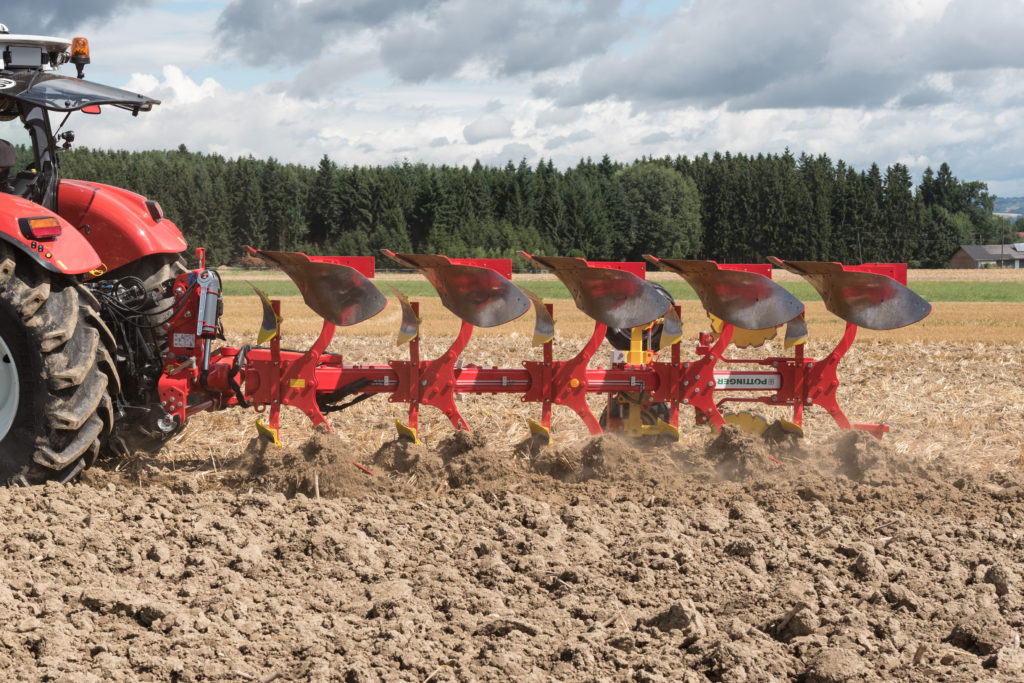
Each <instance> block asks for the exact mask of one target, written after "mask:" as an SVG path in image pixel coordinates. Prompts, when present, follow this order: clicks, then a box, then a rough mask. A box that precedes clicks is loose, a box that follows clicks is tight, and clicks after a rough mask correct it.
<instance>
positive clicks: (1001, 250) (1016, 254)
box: [949, 242, 1024, 268]
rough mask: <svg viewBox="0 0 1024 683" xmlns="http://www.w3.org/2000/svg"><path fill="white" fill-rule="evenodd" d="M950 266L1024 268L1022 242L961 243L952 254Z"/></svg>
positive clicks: (1023, 247) (1023, 244)
mask: <svg viewBox="0 0 1024 683" xmlns="http://www.w3.org/2000/svg"><path fill="white" fill-rule="evenodd" d="M949 267H950V268H1024V242H1017V243H1016V244H963V245H960V249H958V250H957V252H956V253H955V254H953V258H952V259H951V260H950V262H949Z"/></svg>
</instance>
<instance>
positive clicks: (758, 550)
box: [0, 273, 1024, 683]
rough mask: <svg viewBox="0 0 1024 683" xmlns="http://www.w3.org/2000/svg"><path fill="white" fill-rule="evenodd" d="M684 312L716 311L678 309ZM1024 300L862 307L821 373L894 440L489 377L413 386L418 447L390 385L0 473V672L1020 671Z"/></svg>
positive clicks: (756, 675)
mask: <svg viewBox="0 0 1024 683" xmlns="http://www.w3.org/2000/svg"><path fill="white" fill-rule="evenodd" d="M982 275H983V276H985V277H990V276H989V275H988V274H987V273H986V274H982ZM1014 275H1016V274H1014ZM947 276H948V273H947ZM971 276H974V274H973V273H972V274H971ZM999 276H1000V277H1007V275H1006V274H1005V273H1001V274H999ZM914 277H926V275H924V274H917V275H916V276H912V278H911V286H913V281H914ZM226 311H227V315H226V319H225V322H226V327H227V331H228V337H229V340H228V341H229V343H232V344H241V343H244V342H246V341H249V340H251V339H252V337H253V336H254V333H255V328H256V321H257V319H258V310H257V303H256V300H255V297H249V298H245V297H239V298H230V299H229V300H227V301H226ZM284 314H285V318H286V320H285V326H284V341H285V344H286V345H287V346H291V347H296V348H299V347H302V346H303V345H306V344H308V343H310V342H311V341H312V339H313V338H314V337H315V335H316V332H317V331H318V330H319V322H318V321H317V320H316V319H315V316H313V314H312V313H310V312H309V311H307V310H306V309H305V307H304V306H303V305H302V303H301V300H299V299H297V298H291V299H286V300H285V301H284ZM422 316H423V318H424V325H423V336H424V340H423V344H422V347H421V348H422V351H423V354H424V357H433V356H435V355H436V354H438V353H440V352H441V351H442V350H443V349H444V348H445V347H446V345H447V343H448V342H449V341H450V339H451V338H452V336H453V335H454V331H455V329H456V323H455V321H454V319H453V318H452V317H451V316H450V315H449V314H448V313H447V312H445V311H444V310H443V309H442V308H441V307H440V305H439V303H438V302H437V301H436V300H432V301H425V302H424V303H423V309H422ZM555 316H556V319H557V320H558V331H559V337H558V339H559V342H558V345H557V347H556V354H558V355H559V356H561V357H567V356H569V355H572V354H573V353H575V350H576V349H578V348H579V347H580V345H581V344H582V343H583V341H584V340H585V338H586V337H587V335H588V333H589V329H590V326H591V324H590V323H589V322H588V321H587V320H586V319H585V318H584V317H583V316H582V314H579V313H578V312H576V310H575V308H574V307H573V306H572V304H571V302H570V301H568V300H561V301H558V302H556V309H555ZM683 320H684V329H685V330H686V331H687V332H688V334H691V335H693V334H695V333H696V331H698V330H699V329H701V328H702V327H703V326H704V316H703V313H702V312H701V311H700V310H699V309H698V307H697V306H696V304H693V303H686V304H684V311H683ZM1022 321H1024V304H1015V303H1007V304H983V303H966V304H965V303H940V304H936V305H935V310H934V312H933V313H932V315H931V316H930V317H929V318H927V319H926V320H925V321H924V322H923V323H921V324H918V325H916V326H913V327H910V328H907V329H905V330H900V331H895V332H889V333H867V332H864V333H862V334H861V335H860V338H859V339H858V341H857V343H855V344H854V346H853V349H852V350H851V352H850V353H849V354H848V355H847V357H846V360H845V362H844V364H843V365H842V366H841V369H840V380H841V381H842V383H843V386H842V388H841V389H840V399H841V403H842V406H843V407H844V409H845V410H846V412H847V415H848V416H849V417H850V418H851V420H854V421H865V422H872V421H882V420H885V421H889V422H890V423H892V425H893V428H892V433H891V434H890V435H889V436H887V437H886V439H885V440H884V441H882V442H877V441H875V440H873V439H871V438H865V437H861V436H859V435H844V434H842V433H840V432H839V431H838V430H836V429H835V427H834V426H833V425H832V423H831V421H830V420H828V419H826V418H825V417H823V416H822V415H821V414H820V411H818V412H816V411H814V410H811V411H810V412H809V414H808V416H807V422H806V426H807V437H806V439H804V440H803V441H802V442H794V441H792V440H787V439H783V440H781V441H778V442H765V441H762V440H760V439H757V438H751V437H747V436H745V435H742V434H738V433H735V432H733V431H732V430H727V431H726V432H725V433H724V434H723V435H722V436H720V437H715V436H713V435H712V434H710V433H709V432H708V431H707V430H706V429H700V428H696V427H689V428H686V427H684V429H683V430H682V438H681V441H680V442H679V443H678V444H669V445H664V444H663V445H658V446H647V445H640V444H635V443H630V442H626V441H622V440H619V439H618V438H616V437H614V436H605V437H601V438H597V439H592V438H590V437H588V436H587V435H586V430H585V429H584V428H583V426H582V424H581V423H580V422H579V421H578V420H577V419H576V417H575V416H574V415H571V414H566V411H557V410H556V414H555V422H554V427H555V433H556V436H557V441H556V443H555V444H554V445H553V446H552V447H550V448H548V449H546V450H543V451H540V452H532V451H530V450H529V449H528V448H526V447H525V444H522V443H521V442H522V441H523V439H524V437H525V436H526V427H525V420H526V418H527V417H532V416H534V415H535V411H536V410H537V406H536V405H528V404H522V403H520V402H519V401H518V400H517V399H516V398H514V397H504V398H502V397H489V396H483V397H465V398H464V400H463V402H462V407H463V413H464V415H466V417H467V418H468V419H469V421H470V423H471V425H472V426H473V427H474V434H473V435H471V436H470V435H467V434H464V433H462V434H453V433H452V431H451V429H450V428H449V426H448V424H447V422H446V421H445V420H443V419H442V418H440V417H439V416H438V415H437V414H436V413H435V412H433V411H432V410H430V409H425V410H424V414H423V416H422V435H423V438H424V441H425V442H426V446H424V447H419V448H418V447H412V446H409V445H406V444H403V443H400V442H397V441H395V439H394V436H395V435H394V431H393V425H394V419H395V418H399V417H403V415H404V411H403V409H402V407H401V406H397V405H391V404H388V403H387V402H386V399H384V398H382V397H378V398H375V399H371V400H369V401H366V402H364V403H362V404H360V405H359V406H357V407H355V408H353V409H352V410H350V411H346V412H345V413H341V414H336V415H335V416H332V420H331V422H332V425H333V427H334V429H335V433H334V434H326V433H314V432H312V431H311V430H310V429H309V428H308V426H307V425H306V424H305V422H304V418H300V417H299V416H297V415H295V414H293V413H292V412H288V413H286V416H285V420H284V430H283V435H282V436H283V438H284V440H285V442H286V446H285V447H284V448H283V449H281V450H276V449H274V448H268V447H267V446H266V445H265V444H263V443H260V442H258V441H257V440H255V439H254V438H253V437H254V434H255V432H254V429H253V427H252V423H253V420H254V416H253V415H252V413H251V412H248V413H247V412H244V411H240V410H235V411H230V412H225V413H221V414H217V415H204V416H199V417H197V418H195V419H194V420H193V421H192V423H191V424H190V425H189V428H188V429H187V430H186V431H185V432H184V433H183V434H182V435H180V436H179V437H176V438H175V439H174V440H173V441H172V442H171V443H170V444H169V445H168V446H167V447H166V448H165V449H164V450H163V451H162V452H161V453H159V454H156V455H142V454H140V455H139V456H138V457H136V458H134V459H131V460H129V461H123V462H107V463H103V464H102V466H101V467H98V468H94V469H93V470H90V471H89V472H87V473H86V475H85V476H84V477H83V481H82V482H81V483H78V484H75V485H72V486H68V487H60V486H47V487H42V488H38V489H31V490H25V489H20V490H4V491H0V509H3V511H4V524H3V526H2V527H0V544H3V547H4V551H5V552H4V555H3V558H4V563H3V564H2V565H0V620H2V623H4V624H5V625H6V626H5V628H4V629H3V632H2V636H0V671H4V672H6V673H7V675H8V677H9V678H16V679H23V680H36V679H44V678H45V679H51V678H52V679H57V680H61V679H63V680H183V681H184V680H196V681H198V680H238V681H255V680H264V681H270V680H296V681H298V680H344V681H376V680H410V681H426V680H431V681H438V680H464V681H473V680H513V679H514V680H538V681H541V680H574V681H575V680H581V681H582V680H638V681H659V680H664V681H669V680H691V681H705V680H714V681H755V680H756V681H761V680H779V681H782V680H803V681H807V682H808V683H814V682H821V681H830V682H838V681H846V680H894V679H899V680H921V681H925V680H927V681H931V680H947V681H959V680H999V681H1015V680H1021V678H1022V677H1024V651H1022V650H1021V647H1020V636H1021V634H1022V633H1024V598H1022V581H1024V561H1022V558H1024V536H1022V534H1024V476H1022V470H1024V450H1022V449H1024V445H1022V443H1024V439H1022V436H1021V433H1020V420H1021V415H1022V411H1024V390H1022V389H1021V384H1022V382H1024V330H1022ZM397 324H398V313H397V307H396V306H394V305H393V304H392V305H389V307H388V309H387V310H386V311H385V312H384V313H382V314H381V315H380V316H378V318H375V319H374V320H372V321H369V322H367V323H364V324H362V325H360V326H357V327H355V328H353V329H349V330H344V331H342V332H339V334H338V335H337V337H336V340H335V342H334V345H333V347H332V350H333V351H336V352H339V353H343V354H345V356H346V359H347V360H348V361H351V362H372V363H379V362H383V361H385V360H387V359H389V358H401V357H403V354H404V350H401V349H398V348H396V347H395V346H394V344H393V340H394V336H395V332H396V330H397ZM808 324H809V327H810V331H811V343H810V346H809V349H808V352H809V354H810V355H822V354H823V353H827V351H828V350H829V349H830V348H831V345H832V344H834V343H835V340H836V339H838V336H839V334H840V333H841V330H842V325H841V323H839V322H838V321H836V320H835V319H834V318H832V316H830V314H828V313H827V312H826V311H824V309H823V307H822V306H821V304H810V305H809V306H808ZM530 325H531V321H529V320H523V321H517V322H516V323H514V324H511V325H508V326H504V327H502V328H500V329H497V330H479V331H478V332H477V333H476V334H475V336H474V340H473V341H472V342H471V344H470V347H469V349H468V350H467V352H466V354H465V356H464V358H465V362H467V363H479V364H484V365H499V366H517V365H518V364H519V362H520V361H521V360H525V359H531V358H536V357H537V354H538V353H539V352H538V351H536V350H531V349H530V348H529V337H530ZM770 344H775V346H774V347H770V348H772V349H773V351H772V352H778V350H779V349H778V344H777V342H770ZM685 353H686V346H684V355H685ZM606 358H607V352H606V351H605V350H604V349H602V351H599V353H598V356H597V357H596V361H597V362H602V363H603V362H604V360H605V359H606ZM597 407H598V405H597V403H595V409H596V408H597ZM769 455H771V456H772V457H773V458H775V459H776V460H778V461H780V462H779V463H775V462H773V461H772V460H771V459H769V458H768V456H769ZM355 463H358V464H359V465H361V466H363V467H365V468H366V469H367V470H370V471H371V472H372V473H373V474H368V473H367V472H366V471H365V470H364V469H360V468H359V467H357V466H356V464H355ZM317 494H319V497H318V495H317Z"/></svg>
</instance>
